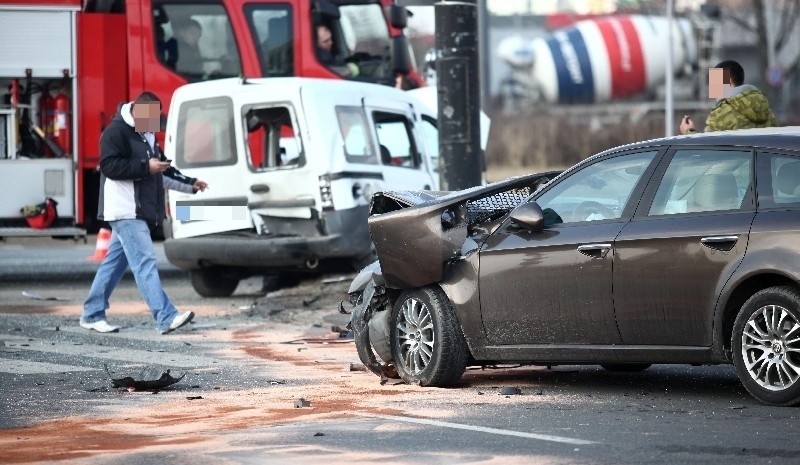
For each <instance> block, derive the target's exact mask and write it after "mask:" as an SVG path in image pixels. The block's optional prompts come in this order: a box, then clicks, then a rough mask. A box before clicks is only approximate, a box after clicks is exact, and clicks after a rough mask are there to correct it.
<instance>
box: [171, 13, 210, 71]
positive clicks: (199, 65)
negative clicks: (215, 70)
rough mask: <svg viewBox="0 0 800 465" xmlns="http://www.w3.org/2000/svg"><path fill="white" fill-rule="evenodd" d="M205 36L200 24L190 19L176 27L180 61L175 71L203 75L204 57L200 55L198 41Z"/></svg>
mask: <svg viewBox="0 0 800 465" xmlns="http://www.w3.org/2000/svg"><path fill="white" fill-rule="evenodd" d="M202 35H203V28H202V26H200V23H198V22H197V21H195V20H193V19H190V20H187V21H186V22H183V23H179V24H178V25H177V26H176V34H175V38H176V39H177V41H178V61H177V62H176V65H175V70H176V71H178V72H179V73H183V74H189V75H194V76H202V75H203V62H204V60H203V55H202V54H201V53H200V48H199V45H198V41H199V40H200V37H201V36H202Z"/></svg>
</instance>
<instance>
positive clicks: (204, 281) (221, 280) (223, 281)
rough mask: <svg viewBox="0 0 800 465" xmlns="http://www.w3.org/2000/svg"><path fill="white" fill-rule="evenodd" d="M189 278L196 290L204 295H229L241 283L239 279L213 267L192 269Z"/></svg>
mask: <svg viewBox="0 0 800 465" xmlns="http://www.w3.org/2000/svg"><path fill="white" fill-rule="evenodd" d="M189 278H190V279H191V281H192V287H193V288H194V290H195V292H197V293H198V294H200V295H201V296H202V297H229V296H230V295H231V294H233V291H235V290H236V286H238V285H239V280H238V279H236V278H231V277H229V276H224V275H223V274H222V273H218V272H216V271H215V270H213V269H201V270H190V271H189Z"/></svg>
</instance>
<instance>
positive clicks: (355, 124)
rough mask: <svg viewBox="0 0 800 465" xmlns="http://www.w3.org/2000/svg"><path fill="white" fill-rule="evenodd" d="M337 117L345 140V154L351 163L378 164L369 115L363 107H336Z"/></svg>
mask: <svg viewBox="0 0 800 465" xmlns="http://www.w3.org/2000/svg"><path fill="white" fill-rule="evenodd" d="M336 119H337V120H338V122H339V131H340V132H341V135H342V140H343V141H344V156H345V158H346V159H347V161H349V162H351V163H366V164H370V165H376V164H378V157H377V156H375V149H373V145H372V137H371V136H370V131H369V124H368V123H367V115H365V114H364V110H363V109H362V108H361V107H346V106H338V107H336Z"/></svg>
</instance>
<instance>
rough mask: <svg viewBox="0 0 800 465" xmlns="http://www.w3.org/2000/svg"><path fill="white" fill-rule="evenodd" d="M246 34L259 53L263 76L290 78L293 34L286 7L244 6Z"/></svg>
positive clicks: (289, 15)
mask: <svg viewBox="0 0 800 465" xmlns="http://www.w3.org/2000/svg"><path fill="white" fill-rule="evenodd" d="M245 13H246V14H247V21H248V23H249V24H250V32H251V35H252V37H253V39H254V40H255V41H256V44H255V48H256V50H259V51H260V53H259V60H260V61H261V73H262V75H263V76H265V77H268V76H293V75H294V59H293V53H294V51H293V48H294V39H293V38H294V31H293V29H292V8H291V6H290V5H282V4H278V5H253V4H250V5H247V6H246V7H245Z"/></svg>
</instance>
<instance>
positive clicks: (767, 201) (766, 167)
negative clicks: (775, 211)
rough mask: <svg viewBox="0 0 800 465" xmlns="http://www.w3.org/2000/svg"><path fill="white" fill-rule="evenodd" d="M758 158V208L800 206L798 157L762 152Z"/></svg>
mask: <svg viewBox="0 0 800 465" xmlns="http://www.w3.org/2000/svg"><path fill="white" fill-rule="evenodd" d="M759 159H760V161H759V176H760V178H759V194H758V206H759V208H781V207H800V157H798V156H794V155H780V154H762V155H760V156H759ZM767 173H768V179H764V178H765V177H766V175H767ZM762 180H764V181H767V182H761V181H762Z"/></svg>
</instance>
